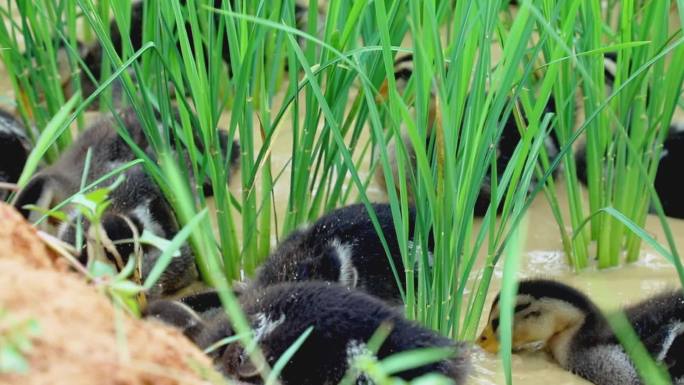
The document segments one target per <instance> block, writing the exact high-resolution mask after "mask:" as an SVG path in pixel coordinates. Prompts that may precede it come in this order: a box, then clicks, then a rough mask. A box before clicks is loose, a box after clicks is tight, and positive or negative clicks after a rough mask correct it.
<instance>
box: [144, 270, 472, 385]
mask: <svg viewBox="0 0 684 385" xmlns="http://www.w3.org/2000/svg"><path fill="white" fill-rule="evenodd" d="M240 303H241V306H242V309H243V311H244V312H245V315H246V316H247V317H248V319H249V320H250V322H251V324H252V328H253V332H254V338H255V339H256V342H257V343H258V344H259V346H260V348H261V350H262V352H263V353H264V356H265V357H266V360H267V361H268V364H269V365H271V366H272V365H273V364H274V363H275V362H276V361H277V359H278V358H279V357H280V356H281V355H282V354H283V353H284V352H285V350H286V349H287V348H288V347H290V346H291V345H292V344H293V343H294V342H295V340H297V338H298V337H299V336H300V335H301V334H302V333H303V332H304V331H305V330H306V329H307V328H309V327H310V326H313V331H312V333H311V334H310V335H309V336H308V338H307V339H306V341H305V342H304V344H303V345H302V346H301V347H300V348H299V350H298V351H297V353H295V355H294V356H293V357H292V359H291V360H290V361H289V362H288V364H287V365H286V366H285V368H284V369H283V371H282V372H281V383H283V384H284V385H288V384H297V385H308V384H312V385H313V384H315V385H320V384H337V383H339V381H340V380H341V379H342V377H343V376H344V374H345V373H346V371H347V369H348V368H349V364H350V363H351V362H352V360H353V359H354V358H355V356H356V355H358V354H360V353H362V352H364V351H365V350H366V346H365V343H366V341H368V340H369V339H370V337H371V336H372V335H373V333H374V332H375V331H376V330H377V329H378V328H379V327H380V326H381V325H382V324H383V323H387V324H389V325H390V326H391V327H392V329H391V332H390V334H389V336H388V337H387V339H386V340H385V342H384V343H383V345H382V347H381V348H380V350H379V352H378V358H380V359H383V358H385V357H387V356H389V355H392V354H394V353H399V352H403V351H409V350H414V349H420V348H428V347H444V348H451V349H453V350H454V355H453V356H452V357H451V358H448V359H444V360H442V361H439V362H437V363H433V364H429V365H424V366H421V367H418V368H415V369H412V370H408V371H404V372H401V373H398V374H397V375H398V376H399V377H401V378H404V379H406V380H409V379H412V378H415V377H418V376H421V375H423V374H426V373H431V372H437V373H441V374H443V375H445V376H447V377H449V378H451V379H453V380H455V381H456V383H458V384H461V383H463V379H464V378H465V375H466V373H467V371H468V363H469V359H468V356H467V352H466V345H465V344H464V343H461V342H456V341H452V340H449V339H447V338H444V337H441V336H439V335H437V334H435V333H434V332H432V331H430V330H427V329H425V328H422V327H420V326H418V325H416V324H414V323H412V322H410V321H407V320H406V319H405V318H403V316H401V315H400V314H399V313H398V312H396V311H395V310H394V309H393V308H391V307H388V306H387V305H386V304H385V303H383V302H382V301H380V300H378V299H376V298H374V297H372V296H369V295H367V294H365V293H363V292H360V291H356V290H351V289H349V288H345V287H343V286H340V285H338V284H334V283H325V282H290V283H283V284H278V285H273V286H269V287H267V288H264V289H257V290H253V291H247V292H245V293H243V295H242V296H241V297H240ZM152 306H153V305H151V307H152ZM183 306H185V307H183V309H188V308H189V307H187V306H186V305H183ZM165 307H166V309H164V310H163V311H159V310H158V309H159V306H157V305H154V308H155V309H157V310H155V312H156V314H157V316H158V318H161V319H162V320H164V317H165V316H166V315H171V318H172V319H171V320H170V321H168V323H171V324H180V325H181V328H186V330H187V329H192V328H193V327H194V325H195V320H196V317H194V316H192V315H179V314H178V313H179V312H180V311H179V309H181V307H180V306H173V305H165ZM214 314H217V313H214ZM218 314H223V313H218ZM223 317H225V315H223ZM200 318H201V317H200ZM187 325H190V328H188V327H187ZM211 325H212V326H211V327H214V328H217V327H218V328H220V327H225V326H224V325H225V324H221V323H220V322H216V321H214V322H213V323H212V324H211ZM231 334H232V333H231V332H230V331H228V332H224V333H205V335H213V336H214V337H215V338H216V340H217V341H218V340H220V339H222V338H225V337H226V336H229V335H231ZM214 342H216V341H214ZM203 343H204V344H207V343H208V342H204V341H203ZM216 364H217V366H218V367H219V368H220V369H221V370H223V372H224V373H226V374H227V375H228V376H229V377H237V378H239V379H242V380H247V381H249V382H252V383H259V379H258V374H257V373H258V371H257V369H256V368H255V367H254V366H253V365H252V364H251V363H250V361H249V360H248V359H247V358H246V356H245V353H244V351H243V349H242V347H241V346H240V345H239V344H237V343H234V344H231V345H228V346H227V347H224V348H223V349H221V353H220V358H219V359H218V360H217V361H216ZM364 379H365V378H364V377H362V376H361V377H359V378H358V379H357V382H355V383H359V384H360V383H366V382H362V381H363V380H364Z"/></svg>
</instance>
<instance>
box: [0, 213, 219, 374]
mask: <svg viewBox="0 0 684 385" xmlns="http://www.w3.org/2000/svg"><path fill="white" fill-rule="evenodd" d="M0 224H1V225H0V272H1V273H0V309H2V310H3V311H5V314H7V315H8V316H10V317H11V318H12V319H14V320H30V319H33V320H35V321H37V323H38V326H39V331H38V333H37V334H36V335H34V336H33V337H32V338H31V344H32V347H31V349H30V351H29V352H28V353H26V359H27V361H28V363H29V365H30V369H29V371H28V373H26V374H17V373H5V374H0V384H2V385H4V384H25V385H33V384H36V385H38V384H41V385H43V384H69V385H80V384H98V385H99V384H102V385H106V384H112V385H151V384H155V385H156V384H160V385H174V384H211V383H216V379H217V378H220V376H219V375H218V374H217V373H216V372H215V371H213V369H211V361H210V360H209V358H208V357H206V356H205V355H204V354H202V353H201V352H200V351H199V350H198V349H197V348H196V347H195V346H194V345H193V344H192V343H191V342H190V341H189V340H187V339H186V338H185V337H184V336H183V335H182V334H181V333H180V332H178V331H176V330H173V329H171V328H169V327H166V326H163V325H161V324H159V323H153V322H146V321H143V320H138V319H134V318H132V317H130V316H128V315H127V314H125V313H124V312H123V311H119V310H117V309H115V308H114V306H113V305H112V303H111V302H110V301H109V300H108V299H107V298H106V297H105V296H104V295H102V294H101V293H99V292H98V290H97V289H96V288H95V287H93V286H92V285H89V284H87V283H86V282H85V281H84V279H83V278H82V277H81V276H79V275H78V274H76V273H73V272H69V271H68V270H67V269H66V264H65V262H64V261H63V260H61V259H60V258H58V257H57V256H56V255H55V254H54V253H52V252H51V251H50V249H49V248H48V247H46V245H45V244H44V243H43V242H42V241H41V240H40V238H39V237H38V235H37V233H36V231H35V229H34V228H33V227H31V226H30V225H29V224H27V223H26V222H25V221H24V220H23V218H22V217H21V216H20V215H19V214H18V213H17V212H16V211H14V209H12V208H11V207H9V206H7V205H5V204H3V203H1V202H0ZM2 329H3V325H2V323H0V333H3V330H2ZM208 378H210V379H212V381H211V382H210V381H209V380H207V379H208Z"/></svg>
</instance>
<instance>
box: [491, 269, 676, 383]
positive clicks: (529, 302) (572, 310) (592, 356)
mask: <svg viewBox="0 0 684 385" xmlns="http://www.w3.org/2000/svg"><path fill="white" fill-rule="evenodd" d="M625 313H626V315H627V318H628V319H629V321H630V323H631V324H632V326H633V327H634V329H635V331H636V333H637V335H638V336H639V337H640V338H641V340H642V342H643V343H644V346H645V347H646V349H647V350H648V351H649V352H650V353H651V355H652V356H653V358H654V359H656V360H657V361H659V362H662V363H663V364H664V365H665V366H666V367H667V368H668V370H669V373H670V376H671V377H672V379H673V381H674V382H675V383H677V384H681V383H684V296H683V295H682V292H681V291H677V292H671V293H663V294H660V295H657V296H654V297H652V298H649V299H647V300H645V301H642V302H640V303H638V304H636V305H632V306H629V307H627V308H626V309H625ZM513 322H514V326H513V349H514V350H515V351H523V350H540V349H544V350H547V351H548V352H549V353H550V355H551V356H552V357H553V358H554V359H555V360H556V361H557V362H558V363H559V364H560V365H561V366H562V367H563V368H565V369H566V370H569V371H571V372H573V373H575V374H577V375H579V376H581V377H583V378H585V379H587V380H589V381H591V382H593V383H595V384H597V385H627V384H641V383H642V381H641V380H640V378H639V376H638V374H637V372H636V369H635V368H634V365H633V364H632V362H631V360H630V359H629V356H628V355H627V353H626V352H625V351H624V349H623V348H622V346H621V345H620V343H619V342H618V340H617V338H616V337H615V335H614V334H613V331H612V329H611V328H610V326H609V324H608V321H607V320H606V319H605V318H604V316H603V315H602V313H601V311H600V310H599V309H598V307H597V306H596V305H595V304H594V303H593V302H592V301H591V300H590V299H589V298H588V297H587V296H586V295H584V294H583V293H581V292H579V291H578V290H576V289H574V288H572V287H570V286H567V285H565V284H562V283H559V282H555V281H548V280H541V279H538V280H529V281H523V282H520V286H519V288H518V295H517V297H516V303H515V310H514V321H513ZM498 326H499V297H498V296H497V297H496V299H495V300H494V303H493V304H492V309H491V312H490V315H489V321H488V323H487V326H486V328H485V330H484V331H483V332H482V335H481V336H480V339H479V340H478V343H479V344H480V345H481V346H482V347H483V348H484V349H485V350H487V351H489V352H497V351H498V349H499V342H498V337H497V330H498Z"/></svg>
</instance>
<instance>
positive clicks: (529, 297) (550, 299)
mask: <svg viewBox="0 0 684 385" xmlns="http://www.w3.org/2000/svg"><path fill="white" fill-rule="evenodd" d="M499 306H500V304H499V296H497V297H496V298H495V299H494V303H493V304H492V308H491V311H490V314H489V319H488V321H487V325H486V327H485V329H484V330H483V332H482V334H481V335H480V337H479V339H478V341H477V342H478V344H479V345H480V346H481V347H482V348H483V349H485V350H486V351H488V352H490V353H496V352H498V351H499V334H498V332H499V323H500V308H499ZM589 314H595V307H594V305H593V304H592V303H591V302H590V301H589V299H588V298H586V297H585V296H584V295H583V294H582V293H580V292H579V291H577V290H575V289H573V288H571V287H569V286H567V285H564V284H561V283H558V282H554V281H548V280H530V281H523V282H521V283H520V285H519V289H518V294H517V296H516V298H515V307H514V309H513V331H512V337H513V351H534V350H541V349H548V350H550V351H552V353H553V354H554V356H557V358H558V359H559V360H561V359H562V358H563V356H565V355H566V354H567V348H568V346H569V343H570V341H571V340H572V338H573V337H574V336H575V334H576V332H577V331H578V330H579V328H580V327H581V326H582V325H583V324H584V322H585V319H586V318H587V316H588V315H589Z"/></svg>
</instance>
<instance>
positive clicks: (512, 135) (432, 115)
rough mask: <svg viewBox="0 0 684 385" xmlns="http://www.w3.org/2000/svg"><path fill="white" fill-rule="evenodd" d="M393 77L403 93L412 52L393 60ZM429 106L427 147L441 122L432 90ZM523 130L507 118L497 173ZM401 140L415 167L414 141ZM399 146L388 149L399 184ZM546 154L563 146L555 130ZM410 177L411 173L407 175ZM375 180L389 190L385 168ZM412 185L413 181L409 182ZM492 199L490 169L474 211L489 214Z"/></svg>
mask: <svg viewBox="0 0 684 385" xmlns="http://www.w3.org/2000/svg"><path fill="white" fill-rule="evenodd" d="M394 65H395V66H394V71H395V72H394V76H395V79H396V80H397V82H396V84H397V88H398V90H399V92H400V93H403V92H404V91H405V89H406V86H407V84H408V81H409V79H410V78H411V76H412V75H413V55H412V54H405V55H401V56H399V57H397V59H396V60H395V62H394ZM379 92H380V96H379V98H378V100H379V101H383V100H385V99H386V98H387V81H385V82H384V83H383V84H382V85H381V87H380V91H379ZM430 98H431V100H430V105H429V111H428V129H427V132H426V134H427V135H426V136H427V137H426V143H425V147H426V148H427V149H428V150H430V148H431V146H430V143H431V140H432V139H431V136H432V134H433V133H432V127H433V125H434V124H435V122H437V123H438V124H439V120H437V119H436V116H437V114H438V113H439V111H437V103H436V101H435V95H434V93H431V95H430ZM555 110H556V106H555V102H554V100H553V98H551V99H550V100H549V102H548V103H547V105H546V109H545V111H544V113H555ZM520 139H521V137H520V132H519V131H518V126H517V124H516V122H515V117H514V116H513V114H511V115H509V116H508V118H507V120H506V121H505V123H504V127H503V131H502V133H501V136H500V137H499V141H498V142H497V144H496V153H495V154H493V156H496V165H497V166H496V167H497V175H499V176H501V175H502V174H503V172H504V170H505V168H506V166H507V165H508V163H509V162H510V160H511V158H512V157H513V153H514V152H515V149H516V147H517V146H518V143H519V142H520ZM401 141H402V142H403V144H404V146H405V147H406V149H407V154H408V162H409V166H407V167H409V169H415V166H414V165H415V163H416V155H415V150H414V149H413V145H412V144H411V141H410V140H409V139H408V136H407V135H404V134H402V136H401ZM396 145H397V141H396V140H393V141H392V142H391V143H390V144H389V147H388V151H389V158H390V163H391V171H392V175H393V176H394V180H395V181H396V183H398V181H399V171H398V166H397V160H396ZM544 145H545V148H546V151H547V154H548V156H549V157H550V158H553V157H554V156H556V155H557V154H558V152H559V149H560V145H559V142H558V139H557V137H556V136H555V133H554V132H551V133H550V135H549V137H548V138H547V139H546V140H545V142H544ZM407 177H408V175H407ZM375 179H376V181H377V183H378V184H379V185H380V186H381V188H383V189H384V190H385V191H387V185H386V183H385V176H384V172H383V170H382V167H381V166H380V167H378V168H376V172H375ZM407 183H408V181H407ZM408 185H409V186H410V184H408ZM534 185H535V183H534V182H533V183H532V185H531V187H530V188H533V187H534ZM395 188H397V190H398V188H399V186H398V185H397V186H395ZM409 194H410V197H409V198H410V200H412V201H413V200H414V199H415V197H414V196H413V192H412V191H409ZM490 201H491V172H490V171H489V170H487V173H486V175H485V177H484V180H483V183H482V187H481V188H480V193H479V195H478V196H477V199H476V202H475V207H474V213H475V215H476V216H480V217H481V216H484V215H485V214H486V213H487V210H488V208H489V204H490ZM498 209H499V210H501V209H502V207H498Z"/></svg>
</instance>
